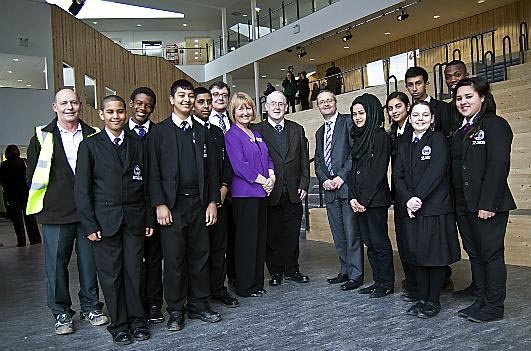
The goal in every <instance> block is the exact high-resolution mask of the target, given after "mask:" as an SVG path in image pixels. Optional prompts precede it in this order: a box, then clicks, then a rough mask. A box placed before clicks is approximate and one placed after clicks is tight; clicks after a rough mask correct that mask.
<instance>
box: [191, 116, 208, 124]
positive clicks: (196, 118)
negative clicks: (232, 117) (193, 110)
mask: <svg viewBox="0 0 531 351" xmlns="http://www.w3.org/2000/svg"><path fill="white" fill-rule="evenodd" d="M194 119H195V121H196V122H197V123H199V124H201V125H202V126H204V125H205V124H206V121H203V120H202V119H201V118H199V117H197V116H196V115H194ZM208 125H209V126H210V123H209V124H208Z"/></svg>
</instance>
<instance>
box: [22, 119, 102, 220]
mask: <svg viewBox="0 0 531 351" xmlns="http://www.w3.org/2000/svg"><path fill="white" fill-rule="evenodd" d="M44 127H46V126H38V127H35V135H36V136H37V139H38V141H39V144H40V145H41V152H40V153H39V159H38V160H37V166H36V167H35V172H34V173H33V177H32V178H31V186H30V189H29V196H28V203H27V205H26V214H28V215H30V214H35V213H39V212H41V211H42V208H43V203H44V195H45V194H46V189H47V188H48V182H49V181H50V170H51V169H52V156H53V133H51V132H46V131H44V130H42V129H43V128H44ZM93 128H94V129H95V130H96V132H95V133H94V134H96V133H98V132H99V131H100V129H99V128H96V127H93Z"/></svg>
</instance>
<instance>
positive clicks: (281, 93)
mask: <svg viewBox="0 0 531 351" xmlns="http://www.w3.org/2000/svg"><path fill="white" fill-rule="evenodd" d="M273 94H278V95H280V96H282V100H284V103H285V104H286V103H287V102H288V99H286V95H284V93H283V92H281V91H278V90H275V91H273V92H271V94H269V95H267V97H266V103H268V104H269V103H271V96H272V95H273Z"/></svg>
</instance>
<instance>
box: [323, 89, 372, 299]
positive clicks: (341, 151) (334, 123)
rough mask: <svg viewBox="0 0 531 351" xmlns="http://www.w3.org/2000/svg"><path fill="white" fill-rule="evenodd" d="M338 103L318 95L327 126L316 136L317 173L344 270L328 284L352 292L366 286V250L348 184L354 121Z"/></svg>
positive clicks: (325, 93)
mask: <svg viewBox="0 0 531 351" xmlns="http://www.w3.org/2000/svg"><path fill="white" fill-rule="evenodd" d="M336 104H337V100H336V96H335V94H334V93H333V92H331V91H328V90H323V91H321V92H320V93H319V95H317V105H318V107H319V111H320V112H321V114H322V116H323V118H324V122H325V123H324V124H323V125H322V126H321V127H319V129H318V130H317V132H316V133H315V145H316V146H315V174H316V175H317V178H318V179H319V183H320V184H321V186H322V187H323V188H324V190H325V192H324V201H325V203H326V213H327V215H328V223H329V224H330V229H331V231H332V236H333V238H334V244H335V245H336V250H337V254H338V256H339V261H340V263H341V271H340V272H339V274H338V275H337V277H334V278H330V279H328V283H330V284H338V283H343V284H342V285H341V290H353V289H356V288H358V287H360V286H361V285H362V284H363V251H362V246H361V237H360V233H359V231H358V230H356V226H355V222H354V212H352V209H351V208H350V205H349V203H348V187H347V184H346V183H345V181H346V180H347V177H348V172H350V168H351V166H352V159H351V156H350V151H351V147H352V145H351V143H352V141H351V138H350V129H351V128H352V119H351V118H350V116H348V115H341V114H339V113H338V112H337V106H336Z"/></svg>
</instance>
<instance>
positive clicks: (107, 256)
mask: <svg viewBox="0 0 531 351" xmlns="http://www.w3.org/2000/svg"><path fill="white" fill-rule="evenodd" d="M144 232H145V229H144V228H130V227H128V226H127V224H126V223H123V224H122V226H121V227H120V229H119V230H118V232H117V233H116V234H114V235H113V236H104V237H102V239H101V241H94V242H93V250H94V259H95V261H96V269H97V272H98V279H99V281H100V285H101V290H102V291H103V296H104V297H105V303H106V304H107V311H108V312H109V317H110V318H111V324H109V325H108V326H107V330H108V331H109V332H110V333H111V334H112V335H114V334H116V333H118V332H120V331H127V330H128V329H134V328H138V327H145V326H146V319H145V312H144V308H143V306H142V299H141V298H140V270H141V265H142V255H143V248H144Z"/></svg>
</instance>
